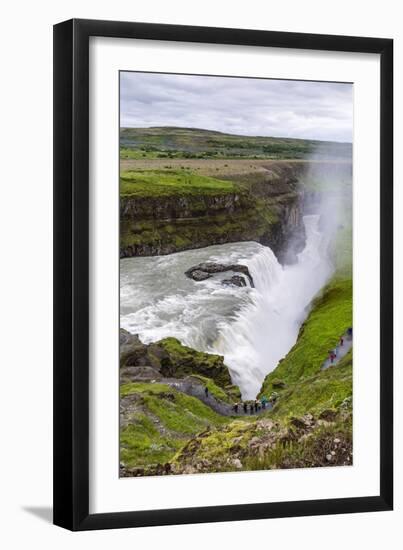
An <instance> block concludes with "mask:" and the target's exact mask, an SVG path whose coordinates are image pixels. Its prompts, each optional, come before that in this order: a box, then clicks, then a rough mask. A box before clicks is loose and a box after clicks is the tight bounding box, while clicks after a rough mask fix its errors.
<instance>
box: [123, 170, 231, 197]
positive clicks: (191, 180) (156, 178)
mask: <svg viewBox="0 0 403 550" xmlns="http://www.w3.org/2000/svg"><path fill="white" fill-rule="evenodd" d="M237 190H239V187H238V186H237V185H236V184H234V183H232V182H230V181H224V180H219V179H216V178H212V177H209V176H201V175H199V174H195V173H193V172H190V171H188V170H169V169H166V170H137V171H135V170H128V171H124V172H121V174H120V195H121V197H132V196H141V197H153V196H158V197H168V196H175V195H217V194H225V193H234V192H236V191H237Z"/></svg>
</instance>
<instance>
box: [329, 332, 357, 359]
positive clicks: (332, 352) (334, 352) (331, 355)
mask: <svg viewBox="0 0 403 550" xmlns="http://www.w3.org/2000/svg"><path fill="white" fill-rule="evenodd" d="M352 336H353V329H352V327H349V328H348V329H347V339H348V340H351V338H352ZM343 346H344V334H342V335H341V336H340V338H339V344H338V345H337V346H336V347H335V348H334V349H331V350H329V352H328V353H329V361H330V362H331V363H333V362H334V360H335V359H336V357H337V355H338V352H339V348H342V347H343Z"/></svg>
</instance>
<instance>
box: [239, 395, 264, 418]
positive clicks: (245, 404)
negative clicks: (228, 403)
mask: <svg viewBox="0 0 403 550" xmlns="http://www.w3.org/2000/svg"><path fill="white" fill-rule="evenodd" d="M269 403H270V401H269V400H268V399H267V398H266V397H265V396H263V397H262V398H261V399H255V401H242V402H240V403H234V407H233V408H234V412H235V414H238V413H239V412H242V411H243V413H244V414H248V412H249V414H257V413H258V412H259V411H261V410H263V409H265V408H266V407H267V406H268V405H269Z"/></svg>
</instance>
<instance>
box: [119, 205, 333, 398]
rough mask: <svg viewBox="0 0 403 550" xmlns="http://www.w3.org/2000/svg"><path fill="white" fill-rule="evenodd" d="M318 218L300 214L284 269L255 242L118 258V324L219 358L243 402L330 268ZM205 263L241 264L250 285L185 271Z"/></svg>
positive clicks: (287, 341) (293, 335)
mask: <svg viewBox="0 0 403 550" xmlns="http://www.w3.org/2000/svg"><path fill="white" fill-rule="evenodd" d="M318 222H319V216H316V215H312V216H305V217H304V223H305V229H306V237H307V238H306V246H305V248H304V250H303V251H302V252H301V253H300V254H299V255H298V261H297V263H296V264H294V265H291V266H284V267H283V266H281V265H280V264H279V263H278V261H277V259H276V257H275V255H274V254H273V252H272V251H271V249H270V248H268V247H265V246H262V245H260V244H259V243H255V242H242V243H233V244H224V245H217V246H209V247H206V248H201V249H197V250H188V251H185V252H179V253H176V254H170V255H168V256H154V257H148V258H130V259H124V260H121V266H120V268H121V275H120V281H121V291H120V303H121V310H120V313H121V326H122V327H123V328H126V329H127V330H129V331H130V332H132V333H135V334H139V336H140V338H141V340H142V341H143V342H145V343H149V342H153V341H156V340H159V339H161V338H165V337H167V336H174V337H176V338H178V339H179V340H180V341H181V342H182V343H183V344H185V345H188V346H191V347H193V348H195V349H198V350H200V351H207V352H212V353H219V354H221V355H224V360H225V364H226V365H227V366H228V367H229V369H230V372H231V377H232V380H233V382H234V384H237V385H239V387H240V388H241V391H242V397H243V398H244V399H251V398H254V397H255V396H256V394H257V392H258V391H259V389H260V387H261V384H262V381H263V379H264V377H265V376H266V374H268V373H269V372H271V371H272V370H273V369H274V368H275V367H276V366H277V364H278V361H279V360H280V359H281V358H282V357H284V356H285V355H286V353H287V352H288V351H289V350H290V348H291V347H292V346H293V344H294V343H295V341H296V339H297V335H298V330H299V327H300V326H301V323H302V322H303V321H304V319H305V318H306V315H307V313H308V306H309V304H310V302H311V300H312V298H313V297H314V296H315V294H316V293H317V292H318V290H320V288H321V287H322V286H323V285H324V284H325V282H326V280H327V279H328V277H329V275H330V274H331V271H332V266H331V264H330V262H329V260H328V258H327V253H326V250H327V247H328V239H327V238H326V237H325V236H324V235H323V234H322V233H321V232H320V231H319V228H318ZM205 261H212V262H220V263H241V264H245V265H247V266H248V268H249V271H250V273H251V275H252V277H253V279H254V283H255V288H250V287H249V286H248V287H243V288H238V287H231V286H224V285H222V283H221V280H222V279H224V278H228V277H229V276H230V275H229V274H228V273H222V274H217V275H215V276H214V277H212V278H211V279H207V280H205V281H201V282H195V281H193V280H192V279H189V278H188V277H186V276H185V274H184V273H185V271H186V270H187V269H189V268H190V267H192V266H194V265H197V264H198V263H201V262H205Z"/></svg>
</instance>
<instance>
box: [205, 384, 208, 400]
mask: <svg viewBox="0 0 403 550" xmlns="http://www.w3.org/2000/svg"><path fill="white" fill-rule="evenodd" d="M204 393H205V394H206V397H208V387H207V386H206V387H205V388H204Z"/></svg>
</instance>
